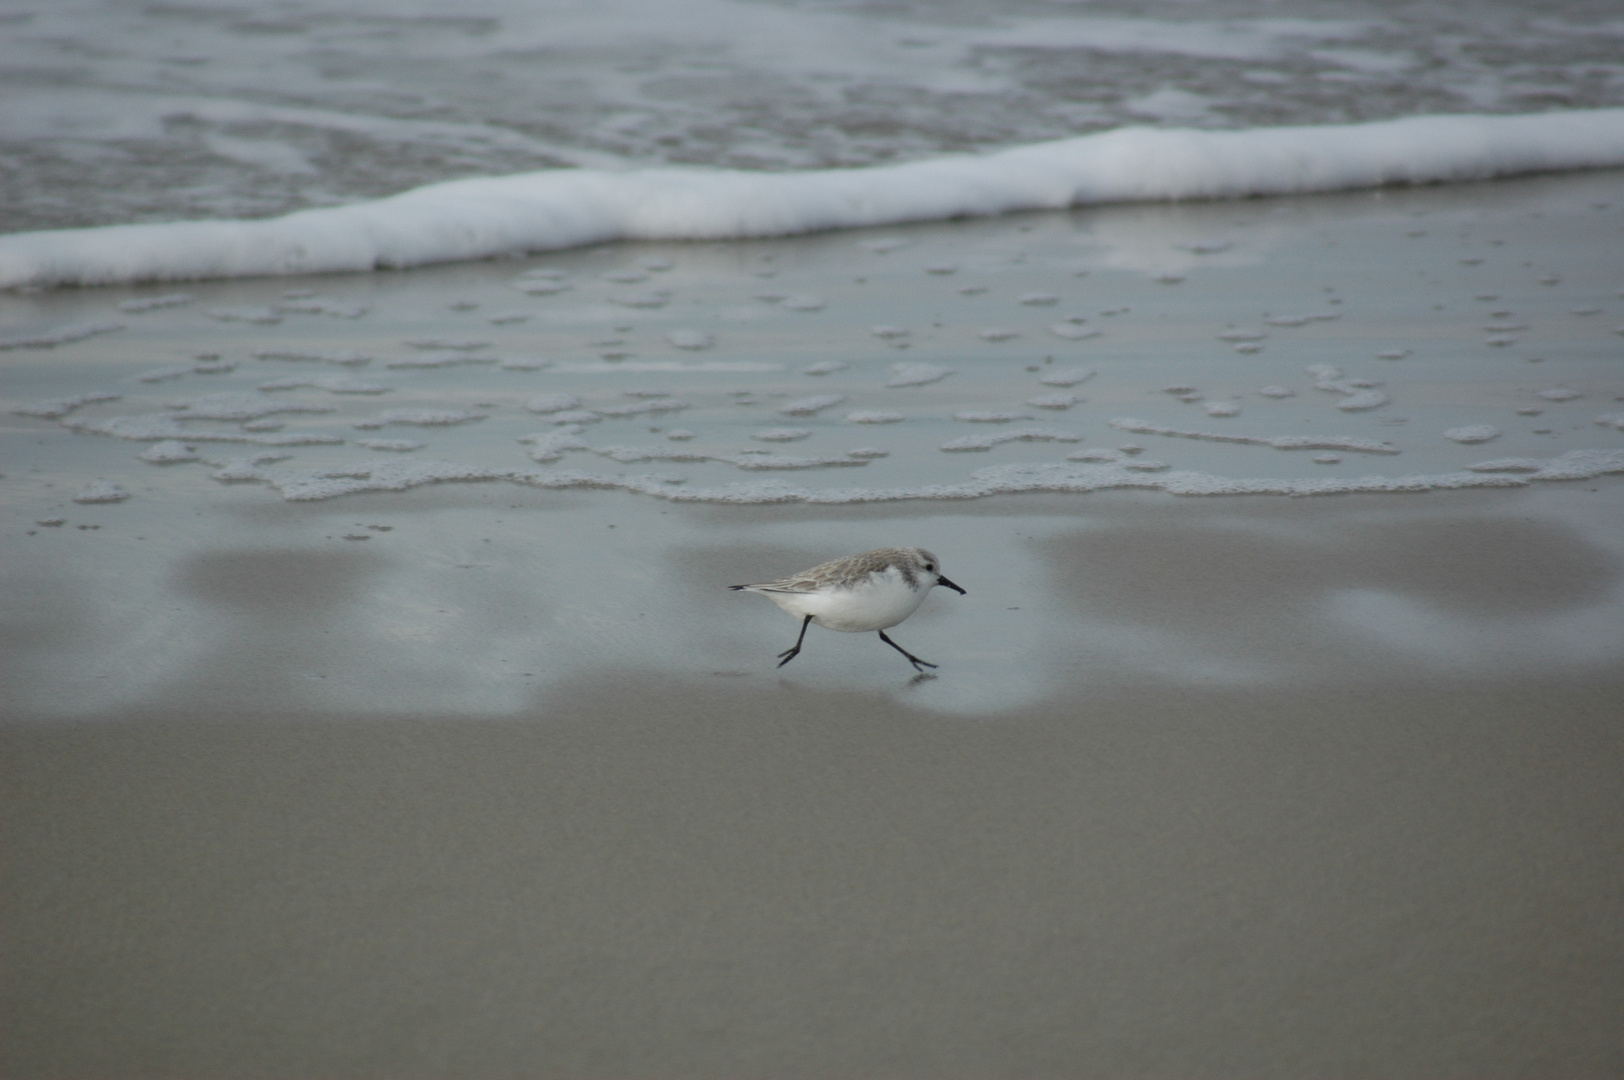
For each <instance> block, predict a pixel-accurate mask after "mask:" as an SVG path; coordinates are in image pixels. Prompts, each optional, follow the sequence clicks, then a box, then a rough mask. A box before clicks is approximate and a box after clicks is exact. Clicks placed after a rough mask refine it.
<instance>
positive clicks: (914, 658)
mask: <svg viewBox="0 0 1624 1080" xmlns="http://www.w3.org/2000/svg"><path fill="white" fill-rule="evenodd" d="M879 635H880V640H881V641H883V642H885V643H886V644H887V645H889V646H891V647H892V648H893V649H895V650H896V651H897V652H899V653H901V654H902V655H903V656H906V657H907V658H908V663H910V664H912V665H913V666H914V670H915V671H924V670H925V668H933V667H935V666H936V665H935V664H933V663H931V662H930V661H929V660H921V659H919V657H917V656H915V655H914V654H913V653H911V652H909V651H908V650H907V649H904V648H903V647H902V646H901V645H898V644H897V643H896V642H894V641H892V640H891V639H890V638H888V637H886V636H885V631H884V630H881V631H879ZM796 647H797V648H799V646H796ZM921 664H923V665H924V667H920V666H919V665H921Z"/></svg>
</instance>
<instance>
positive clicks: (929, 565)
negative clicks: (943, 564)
mask: <svg viewBox="0 0 1624 1080" xmlns="http://www.w3.org/2000/svg"><path fill="white" fill-rule="evenodd" d="M925 569H926V570H929V571H930V572H931V573H933V574H934V573H935V572H936V567H935V566H933V565H931V564H930V563H926V564H925Z"/></svg>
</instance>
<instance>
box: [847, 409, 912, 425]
mask: <svg viewBox="0 0 1624 1080" xmlns="http://www.w3.org/2000/svg"><path fill="white" fill-rule="evenodd" d="M906 419H907V417H906V416H904V415H902V414H901V413H899V412H886V411H884V410H881V409H859V410H858V411H856V412H849V413H847V414H846V420H847V422H848V423H852V424H900V423H901V422H902V421H904V420H906Z"/></svg>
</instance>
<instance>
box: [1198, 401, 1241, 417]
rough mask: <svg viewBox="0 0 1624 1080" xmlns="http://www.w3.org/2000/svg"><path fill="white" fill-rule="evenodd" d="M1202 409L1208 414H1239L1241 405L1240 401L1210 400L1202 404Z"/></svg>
mask: <svg viewBox="0 0 1624 1080" xmlns="http://www.w3.org/2000/svg"><path fill="white" fill-rule="evenodd" d="M1201 410H1202V411H1203V412H1205V413H1206V414H1207V415H1208V416H1239V415H1240V414H1241V406H1240V402H1238V401H1209V402H1207V403H1206V404H1204V405H1202V406H1201Z"/></svg>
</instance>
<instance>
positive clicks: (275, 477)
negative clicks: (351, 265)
mask: <svg viewBox="0 0 1624 1080" xmlns="http://www.w3.org/2000/svg"><path fill="white" fill-rule="evenodd" d="M1536 464H1537V465H1538V467H1537V468H1536V469H1534V470H1533V471H1531V472H1524V473H1519V474H1517V475H1506V474H1495V473H1474V472H1468V471H1461V472H1448V473H1436V474H1432V475H1422V474H1411V475H1408V476H1361V477H1346V478H1333V477H1324V478H1289V479H1275V478H1263V477H1239V478H1237V477H1224V476H1216V475H1213V474H1211V473H1199V472H1168V473H1158V474H1146V473H1142V472H1135V471H1133V470H1131V469H1127V468H1124V467H1122V466H1121V465H1117V464H1109V463H1107V464H1082V463H1072V462H1032V463H1026V464H1017V465H997V466H992V467H990V468H985V469H977V470H976V471H974V472H972V473H971V474H970V478H969V479H968V480H967V481H963V482H961V483H956V484H927V485H922V486H918V487H897V488H824V489H816V488H807V487H802V486H800V485H796V484H790V483H787V482H785V481H782V480H757V481H748V482H744V483H736V484H725V485H722V486H720V487H714V488H694V489H688V490H682V489H674V488H672V487H671V486H669V484H668V483H667V482H666V481H664V480H661V479H659V478H649V477H624V476H607V475H603V474H598V473H588V472H582V471H579V470H552V471H548V472H530V471H525V470H518V469H488V468H482V467H478V466H471V465H459V464H456V463H454V462H447V461H402V460H399V459H391V460H384V461H367V462H361V463H359V464H357V465H354V466H351V467H348V468H341V469H329V470H324V471H321V472H314V473H292V474H289V473H273V472H270V471H268V470H265V469H263V468H259V469H254V470H249V473H248V474H244V475H235V474H234V475H233V476H232V479H233V480H235V481H241V480H258V481H260V482H263V483H268V484H270V486H271V487H272V488H274V489H275V490H276V491H277V492H279V493H280V494H281V495H282V497H283V498H284V499H286V500H288V501H290V502H305V501H313V500H321V499H331V498H336V497H338V496H340V495H351V494H355V493H358V492H364V491H406V490H408V489H411V488H415V487H421V486H423V485H425V484H437V483H448V482H464V483H468V482H484V481H492V480H503V481H509V482H512V483H517V484H526V485H529V486H532V487H541V488H600V489H612V490H621V491H629V492H633V493H637V494H644V495H655V496H657V497H659V498H662V499H667V500H670V501H673V502H701V503H725V504H752V503H783V502H797V503H816V504H844V503H866V502H899V501H904V500H917V499H979V498H984V497H986V496H989V495H1006V494H1021V493H1026V492H1035V491H1046V492H1069V493H1074V494H1080V493H1086V492H1091V491H1107V490H1112V489H1119V488H1140V489H1145V490H1152V491H1164V492H1167V493H1168V494H1170V495H1285V496H1307V495H1341V494H1349V493H1355V492H1421V491H1443V490H1453V489H1460V488H1486V487H1499V488H1510V487H1525V486H1527V485H1528V484H1530V483H1533V482H1535V481H1552V480H1588V479H1592V478H1594V477H1597V476H1607V475H1617V474H1620V473H1624V450H1574V451H1571V452H1569V453H1567V454H1563V455H1562V456H1561V457H1557V458H1549V459H1546V460H1544V461H1540V462H1537V463H1536Z"/></svg>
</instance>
